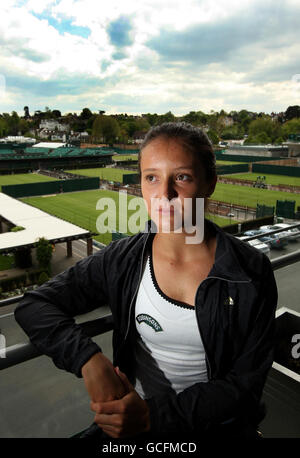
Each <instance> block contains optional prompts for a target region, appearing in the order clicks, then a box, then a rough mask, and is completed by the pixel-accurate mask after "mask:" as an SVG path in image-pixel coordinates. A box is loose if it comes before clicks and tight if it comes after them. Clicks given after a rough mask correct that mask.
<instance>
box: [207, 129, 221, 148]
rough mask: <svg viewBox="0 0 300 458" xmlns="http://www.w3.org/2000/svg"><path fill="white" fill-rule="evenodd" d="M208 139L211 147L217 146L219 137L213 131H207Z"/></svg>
mask: <svg viewBox="0 0 300 458" xmlns="http://www.w3.org/2000/svg"><path fill="white" fill-rule="evenodd" d="M207 135H208V138H209V139H210V141H211V142H212V144H213V145H217V144H218V142H219V136H218V134H217V133H216V132H215V131H214V130H209V131H208V132H207Z"/></svg>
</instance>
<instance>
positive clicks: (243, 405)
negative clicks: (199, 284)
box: [146, 257, 277, 434]
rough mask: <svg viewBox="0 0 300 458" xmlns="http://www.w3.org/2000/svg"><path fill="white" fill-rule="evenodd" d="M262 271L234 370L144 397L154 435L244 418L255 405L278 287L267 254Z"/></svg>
mask: <svg viewBox="0 0 300 458" xmlns="http://www.w3.org/2000/svg"><path fill="white" fill-rule="evenodd" d="M264 274H265V275H264V278H263V280H262V282H261V285H260V286H261V288H260V294H259V298H260V303H259V304H257V305H258V306H257V307H255V309H256V316H255V317H254V319H253V325H252V326H251V329H249V332H248V337H247V339H246V343H245V345H244V347H243V348H241V350H240V353H239V355H238V356H237V358H236V360H235V361H234V364H233V367H232V369H231V370H230V371H229V372H228V373H227V375H226V376H225V377H224V378H222V379H213V380H210V381H208V382H206V383H197V384H195V385H193V386H191V387H189V388H187V389H185V390H184V391H182V392H181V393H179V394H178V395H176V393H174V394H170V395H168V396H166V395H164V396H159V397H153V398H150V399H147V400H146V401H147V403H148V407H149V410H150V422H151V431H152V432H153V433H154V434H170V433H176V432H178V431H182V432H188V431H202V432H205V431H207V430H208V429H209V428H210V427H213V426H214V425H218V424H220V423H222V422H224V421H227V420H229V419H231V418H239V417H243V416H245V413H246V416H247V413H250V412H251V410H252V411H253V407H255V406H258V404H259V401H260V398H261V395H262V391H263V387H264V384H265V381H266V377H267V374H268V371H269V369H270V368H271V366H272V362H273V350H274V348H273V347H274V332H275V310H276V307H277V286H276V282H275V279H274V274H273V271H272V267H271V264H270V261H269V259H268V258H267V257H265V266H264Z"/></svg>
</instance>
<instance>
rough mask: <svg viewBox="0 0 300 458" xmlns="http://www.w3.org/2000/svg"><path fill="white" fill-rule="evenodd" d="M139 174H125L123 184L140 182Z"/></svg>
mask: <svg viewBox="0 0 300 458" xmlns="http://www.w3.org/2000/svg"><path fill="white" fill-rule="evenodd" d="M138 183H139V174H138V173H127V174H125V173H124V175H123V184H138Z"/></svg>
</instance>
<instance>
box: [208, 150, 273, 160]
mask: <svg viewBox="0 0 300 458" xmlns="http://www.w3.org/2000/svg"><path fill="white" fill-rule="evenodd" d="M215 155H216V160H217V161H233V162H235V161H236V162H260V161H275V160H276V159H281V158H280V157H265V156H252V155H251V156H246V155H245V156H244V155H243V154H223V153H218V152H217V151H215Z"/></svg>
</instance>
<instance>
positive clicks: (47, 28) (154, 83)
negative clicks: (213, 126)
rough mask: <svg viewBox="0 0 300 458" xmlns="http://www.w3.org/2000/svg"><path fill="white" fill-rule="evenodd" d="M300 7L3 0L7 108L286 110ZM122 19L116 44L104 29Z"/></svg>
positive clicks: (206, 0)
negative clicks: (122, 33)
mask: <svg viewBox="0 0 300 458" xmlns="http://www.w3.org/2000/svg"><path fill="white" fill-rule="evenodd" d="M298 8H299V4H298V3H297V2H296V0H287V1H286V2H278V3H275V4H274V2H271V1H270V0H266V1H265V2H264V3H263V4H262V3H259V2H258V1H256V0H255V1H253V0H244V1H243V2H240V1H238V0H227V1H222V0H202V1H199V0H186V1H185V2H181V1H174V0H166V1H164V2H161V0H141V1H139V2H136V0H128V1H126V2H122V1H120V0H110V1H109V2H108V1H107V2H99V0H61V1H59V0H57V1H54V0H28V1H27V2H26V1H20V0H19V1H6V2H1V6H0V30H1V31H2V32H1V33H0V45H1V44H2V47H1V51H0V65H1V69H2V70H1V71H2V73H3V75H4V76H6V77H7V89H6V99H5V106H9V103H10V102H11V109H10V111H11V110H13V109H17V111H18V110H20V108H19V107H21V109H22V108H23V106H24V105H27V104H28V103H29V102H28V99H30V100H31V101H32V103H34V104H38V103H43V106H45V105H49V106H53V107H54V106H55V107H56V108H58V109H61V110H62V111H63V112H65V111H69V109H71V108H70V107H72V110H73V111H74V110H76V111H80V110H81V108H82V104H84V106H87V105H88V104H89V106H90V107H91V108H92V109H93V108H94V109H97V107H98V106H99V104H105V108H104V109H106V110H107V111H109V112H114V111H115V112H125V111H126V112H128V113H130V112H149V111H156V112H160V113H162V112H165V111H168V110H172V111H173V112H174V113H176V114H184V113H185V112H186V111H190V110H197V109H201V110H203V111H205V110H207V111H210V110H211V109H215V110H220V109H221V108H224V109H226V110H230V109H240V108H247V106H248V107H249V109H250V107H253V108H252V109H254V107H255V109H256V110H258V111H268V110H269V111H273V110H282V109H285V108H286V107H287V106H288V105H289V104H296V103H298V102H297V101H295V97H294V96H295V91H294V96H293V95H292V94H293V91H292V90H291V89H289V81H290V80H291V78H292V74H295V73H300V67H299V69H298V70H297V62H299V59H298V56H299V38H300V37H299V32H298V29H299V28H298V25H297V26H296V25H295V24H296V22H297V21H296V18H297V14H295V11H298ZM120 17H126V18H128V20H130V27H132V30H131V37H132V39H133V43H132V44H131V42H129V43H130V45H128V46H123V47H122V48H120V49H118V46H117V41H115V42H114V43H115V45H113V44H112V42H111V40H110V39H109V35H108V33H107V30H108V26H109V24H110V23H112V22H113V21H116V20H118V19H119V18H120ZM47 18H49V20H47ZM51 18H52V19H54V20H55V21H52V20H51ZM247 21H248V22H247ZM247 24H248V25H249V27H248V28H247ZM280 24H282V26H283V27H284V33H283V32H282V30H280V29H279V27H280ZM224 25H226V27H224V28H223V26H224ZM64 27H65V28H64ZM72 27H74V30H73V29H72ZM76 27H84V28H87V29H89V30H90V34H89V35H88V36H84V35H83V36H80V29H78V34H76ZM256 27H257V28H256ZM203 31H206V35H205V36H204V38H205V37H206V38H207V37H208V38H207V39H209V42H205V41H204V38H203ZM237 31H238V33H237ZM201 38H202V39H201ZM154 39H156V40H157V41H156V42H155V41H153V40H154ZM163 39H164V40H165V42H162V40H163ZM168 39H169V41H168ZM151 40H152V42H151ZM184 40H186V41H184ZM151 43H152V45H153V43H155V46H154V45H153V46H151ZM121 53H122V55H123V57H124V58H121V57H122V55H121ZM117 57H118V58H117ZM68 82H69V93H68ZM30 83H31V84H30ZM30 86H31V87H30ZM55 87H57V93H55ZM24 88H25V89H26V90H24ZM43 90H45V91H49V92H48V93H45V94H44V96H42V94H41V93H42V92H43ZM80 90H82V92H80ZM22 91H23V98H22V95H21V94H22ZM12 94H15V97H12ZM122 94H123V97H122ZM47 99H48V100H47ZM14 100H15V101H16V102H15V104H14ZM44 101H45V102H44ZM85 101H86V102H85ZM16 103H17V104H18V105H19V106H18V107H16V106H15V105H16ZM76 104H77V105H76ZM168 107H169V108H168ZM100 108H101V107H100Z"/></svg>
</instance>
